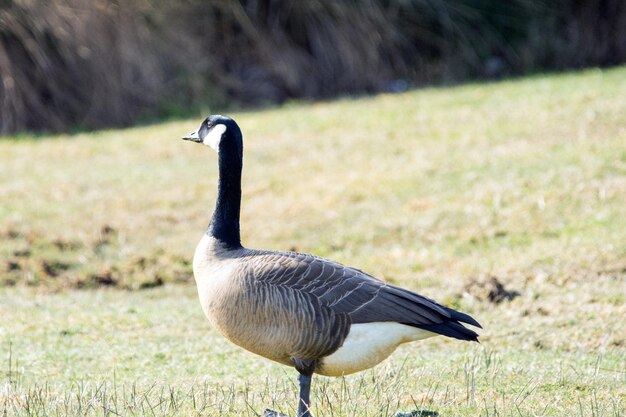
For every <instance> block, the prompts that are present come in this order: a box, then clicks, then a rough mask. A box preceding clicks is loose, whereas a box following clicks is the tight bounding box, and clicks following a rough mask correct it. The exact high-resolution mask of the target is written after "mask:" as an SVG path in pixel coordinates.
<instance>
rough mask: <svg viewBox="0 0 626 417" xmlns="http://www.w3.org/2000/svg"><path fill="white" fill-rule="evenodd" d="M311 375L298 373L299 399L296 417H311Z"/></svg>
mask: <svg viewBox="0 0 626 417" xmlns="http://www.w3.org/2000/svg"><path fill="white" fill-rule="evenodd" d="M311 375H312V374H310V373H308V374H304V373H300V375H298V381H299V382H300V399H299V400H298V417H311V413H310V412H309V408H310V407H311V396H310V394H311Z"/></svg>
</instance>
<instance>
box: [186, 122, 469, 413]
mask: <svg viewBox="0 0 626 417" xmlns="http://www.w3.org/2000/svg"><path fill="white" fill-rule="evenodd" d="M183 139H186V140H190V141H193V142H197V143H201V144H204V145H208V146H210V147H211V148H213V149H214V150H215V151H217V154H218V163H219V179H218V189H217V203H216V207H215V211H214V213H213V218H212V219H211V223H210V224H209V227H208V230H207V232H206V233H205V235H204V236H203V237H202V240H201V241H200V243H199V244H198V247H197V248H196V251H195V254H194V257H193V273H194V277H195V279H196V284H197V287H198V295H199V297H200V303H201V305H202V309H203V310H204V313H205V315H206V316H207V318H208V319H209V321H210V322H211V324H212V325H213V326H214V327H215V328H216V329H217V330H218V331H219V332H220V333H222V335H224V336H225V337H226V338H227V339H229V340H230V341H231V342H233V343H235V344H237V345H239V346H241V347H243V348H244V349H247V350H249V351H251V352H254V353H256V354H259V355H261V356H264V357H266V358H268V359H271V360H274V361H276V362H279V363H282V364H284V365H289V366H293V367H295V368H296V370H297V371H298V372H299V374H300V375H299V378H298V380H299V382H300V397H299V401H298V417H309V416H310V413H309V407H310V399H309V393H310V388H311V376H312V375H313V373H318V374H321V375H328V376H340V375H347V374H351V373H353V372H358V371H362V370H364V369H367V368H371V367H373V366H374V365H376V364H378V363H380V362H381V361H382V360H384V359H385V358H387V357H388V356H389V355H390V354H391V353H392V352H393V351H394V350H395V349H396V347H397V346H398V345H400V344H402V343H406V342H412V341H415V340H420V339H425V338H427V337H431V336H436V335H437V334H441V335H445V336H449V337H453V338H456V339H461V340H474V341H478V335H477V334H476V333H475V332H474V331H472V330H470V329H467V328H465V327H464V326H463V325H462V324H461V323H460V322H462V323H468V324H471V325H473V326H477V327H480V324H478V322H477V321H476V320H474V319H473V318H472V317H470V316H469V315H467V314H464V313H460V312H458V311H455V310H452V309H450V308H448V307H444V306H442V305H440V304H437V303H436V302H435V301H433V300H430V299H428V298H426V297H423V296H421V295H418V294H415V293H413V292H411V291H408V290H405V289H402V288H399V287H396V286H393V285H389V284H386V283H384V282H383V281H380V280H379V279H377V278H374V277H373V276H371V275H368V274H366V273H365V272H363V271H360V270H358V269H355V268H349V267H346V266H343V265H341V264H339V263H337V262H333V261H330V260H327V259H324V258H320V257H317V256H313V255H307V254H302V253H295V252H273V251H263V250H254V249H246V248H244V247H243V246H241V242H240V235H239V210H240V204H241V170H242V164H243V141H242V135H241V130H240V129H239V126H237V123H235V121H234V120H232V119H230V118H228V117H224V116H219V115H216V116H209V117H208V118H206V119H205V120H204V121H203V122H202V124H201V125H200V128H199V129H198V130H197V131H195V132H193V133H191V134H189V135H187V136H185V137H183ZM268 413H269V415H276V414H272V413H273V412H271V411H269V410H268ZM266 415H267V414H266Z"/></svg>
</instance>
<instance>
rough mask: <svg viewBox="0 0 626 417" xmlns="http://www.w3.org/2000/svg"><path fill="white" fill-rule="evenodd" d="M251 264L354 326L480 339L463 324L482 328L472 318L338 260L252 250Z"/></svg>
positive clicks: (269, 281) (260, 275) (259, 276)
mask: <svg viewBox="0 0 626 417" xmlns="http://www.w3.org/2000/svg"><path fill="white" fill-rule="evenodd" d="M246 263H247V264H248V265H249V266H250V267H251V268H252V269H251V272H252V275H253V276H254V279H255V280H257V281H258V282H262V283H263V284H265V285H270V286H273V287H276V288H280V289H281V291H283V292H284V293H286V294H290V293H298V294H307V295H306V297H307V298H308V299H310V300H315V301H317V303H316V304H315V305H316V306H317V305H319V307H316V308H319V309H320V311H322V310H323V311H326V309H329V310H330V311H332V313H334V314H335V315H336V316H337V315H347V316H348V317H349V321H350V322H351V323H371V322H398V323H403V324H407V325H410V326H414V327H418V328H421V329H424V330H428V331H432V332H434V333H438V334H442V335H446V336H450V337H454V338H457V339H462V340H477V337H478V335H477V334H476V333H475V332H474V331H472V330H470V329H467V328H465V327H464V326H463V325H462V324H460V322H463V323H469V324H471V325H474V326H478V327H480V324H478V322H477V321H476V320H474V319H473V318H472V317H470V316H468V315H467V314H464V313H460V312H458V311H455V310H453V309H450V308H448V307H444V306H442V305H440V304H438V303H436V302H435V301H433V300H431V299H428V298H426V297H423V296H421V295H419V294H416V293H413V292H411V291H408V290H405V289H402V288H399V287H396V286H393V285H389V284H386V283H384V282H383V281H381V280H379V279H377V278H374V277H372V276H371V275H368V274H366V273H365V272H363V271H360V270H358V269H354V268H349V267H346V266H343V265H341V264H339V263H337V262H333V261H330V260H327V259H323V258H319V257H316V256H313V255H307V254H301V253H294V252H251V256H250V257H249V258H248V259H247V262H246ZM310 302H311V301H310ZM324 314H327V313H324ZM331 316H332V314H331ZM310 320H314V318H313V317H311V319H310ZM318 325H322V326H324V325H326V323H325V322H324V320H322V322H321V323H318ZM344 337H345V336H344Z"/></svg>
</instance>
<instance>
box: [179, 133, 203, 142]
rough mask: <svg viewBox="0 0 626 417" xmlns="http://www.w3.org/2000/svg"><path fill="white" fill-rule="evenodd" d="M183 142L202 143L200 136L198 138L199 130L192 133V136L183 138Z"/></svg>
mask: <svg viewBox="0 0 626 417" xmlns="http://www.w3.org/2000/svg"><path fill="white" fill-rule="evenodd" d="M183 140H190V141H192V142H197V143H201V142H202V139H200V136H198V131H197V130H196V131H195V132H191V133H190V134H188V135H185V136H183Z"/></svg>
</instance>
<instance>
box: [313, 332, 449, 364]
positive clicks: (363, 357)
mask: <svg viewBox="0 0 626 417" xmlns="http://www.w3.org/2000/svg"><path fill="white" fill-rule="evenodd" d="M432 336H437V334H436V333H432V332H429V331H426V330H422V329H418V328H415V327H411V326H407V325H405V324H400V323H394V322H377V323H359V324H353V325H352V326H350V333H348V337H347V338H346V340H345V341H344V342H343V345H342V346H341V347H340V348H339V349H338V350H337V351H336V352H334V353H333V354H332V355H329V356H327V357H325V358H324V359H323V360H322V366H321V367H320V369H317V370H316V372H317V373H319V374H322V375H327V376H341V375H348V374H351V373H354V372H359V371H363V370H365V369H369V368H372V367H373V366H375V365H377V364H379V363H380V362H382V361H383V360H385V359H386V358H387V357H388V356H389V355H391V354H392V353H393V351H394V350H396V348H397V347H398V346H399V345H401V344H402V343H406V342H413V341H415V340H421V339H426V338H428V337H432Z"/></svg>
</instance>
